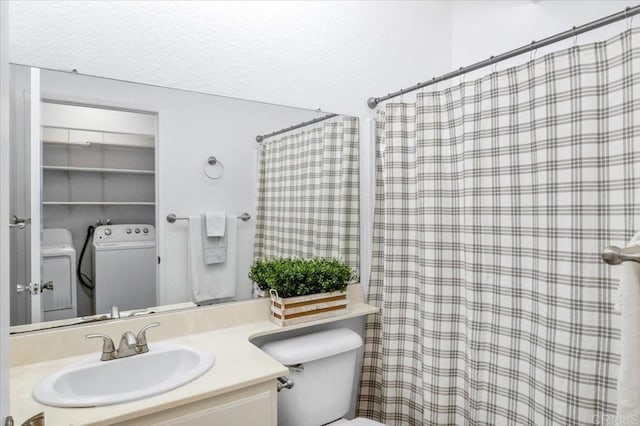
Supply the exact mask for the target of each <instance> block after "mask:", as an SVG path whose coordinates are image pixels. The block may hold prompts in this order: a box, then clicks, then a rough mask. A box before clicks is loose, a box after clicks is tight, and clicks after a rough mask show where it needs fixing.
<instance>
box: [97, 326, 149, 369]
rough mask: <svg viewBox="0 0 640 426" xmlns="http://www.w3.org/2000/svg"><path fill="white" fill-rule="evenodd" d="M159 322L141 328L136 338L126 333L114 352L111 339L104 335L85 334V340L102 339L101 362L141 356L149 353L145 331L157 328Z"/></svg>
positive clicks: (131, 333) (128, 332) (129, 332)
mask: <svg viewBox="0 0 640 426" xmlns="http://www.w3.org/2000/svg"><path fill="white" fill-rule="evenodd" d="M159 325H160V323H159V322H154V323H151V324H148V325H145V326H144V327H142V329H141V330H140V331H139V332H138V335H137V336H136V335H135V334H133V332H131V331H127V332H126V333H124V334H123V335H122V337H121V338H120V345H119V346H118V349H117V350H116V348H115V345H114V344H113V340H112V339H111V337H109V336H107V335H106V334H100V333H94V334H87V335H86V336H85V337H86V338H87V339H97V338H100V339H102V342H103V343H102V355H101V356H100V360H101V361H111V360H112V359H118V358H126V357H128V356H132V355H138V354H143V353H146V352H149V346H148V345H147V330H148V329H150V328H153V327H158V326H159Z"/></svg>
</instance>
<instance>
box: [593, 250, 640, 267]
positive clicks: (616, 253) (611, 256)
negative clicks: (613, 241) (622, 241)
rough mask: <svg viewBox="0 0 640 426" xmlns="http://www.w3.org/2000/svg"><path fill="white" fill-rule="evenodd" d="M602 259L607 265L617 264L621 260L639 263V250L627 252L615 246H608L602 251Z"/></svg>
mask: <svg viewBox="0 0 640 426" xmlns="http://www.w3.org/2000/svg"><path fill="white" fill-rule="evenodd" d="M601 256H602V260H604V261H605V262H606V263H608V264H609V265H619V264H621V263H622V262H638V263H640V252H633V253H632V252H629V251H628V250H627V249H621V248H620V247H616V246H609V247H607V248H606V249H604V250H603V251H602V255H601Z"/></svg>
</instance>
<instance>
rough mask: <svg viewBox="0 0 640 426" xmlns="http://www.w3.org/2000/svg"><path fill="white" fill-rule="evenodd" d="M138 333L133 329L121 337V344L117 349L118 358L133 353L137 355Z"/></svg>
mask: <svg viewBox="0 0 640 426" xmlns="http://www.w3.org/2000/svg"><path fill="white" fill-rule="evenodd" d="M137 343H138V342H137V341H136V335H135V334H133V333H132V332H131V331H127V332H126V333H124V334H123V335H122V337H121V338H120V344H119V345H118V350H117V351H116V358H126V357H128V356H131V355H137V354H138V352H137V351H136V344H137Z"/></svg>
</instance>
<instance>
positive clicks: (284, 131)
mask: <svg viewBox="0 0 640 426" xmlns="http://www.w3.org/2000/svg"><path fill="white" fill-rule="evenodd" d="M337 116H338V114H328V115H325V116H324V117H318V118H314V119H313V120H309V121H304V122H302V123H300V124H296V125H295V126H291V127H287V128H286V129H282V130H278V131H275V132H271V133H267V134H266V135H258V136H256V142H258V143H260V142H262V141H263V140H265V139H266V138H270V137H271V136H275V135H280V134H282V133H287V132H289V131H291V130H295V129H299V128H301V127H305V126H308V125H310V124H315V123H318V122H320V121H324V120H328V119H330V118H333V117H337Z"/></svg>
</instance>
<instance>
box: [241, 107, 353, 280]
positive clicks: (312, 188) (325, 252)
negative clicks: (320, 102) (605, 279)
mask: <svg viewBox="0 0 640 426" xmlns="http://www.w3.org/2000/svg"><path fill="white" fill-rule="evenodd" d="M358 139H359V130H358V119H357V118H354V117H340V118H338V119H333V120H331V121H328V122H324V123H323V124H322V125H320V126H318V127H313V128H307V129H305V130H302V131H298V132H296V133H287V134H286V135H284V136H282V137H280V138H278V139H275V138H274V139H268V140H266V141H265V142H263V143H262V145H261V148H260V160H259V170H258V206H257V215H256V216H257V217H256V236H255V244H254V257H255V258H256V259H262V258H273V257H303V258H310V257H324V258H338V259H341V260H343V261H344V262H346V263H347V264H348V265H350V266H351V267H352V268H353V269H354V271H355V272H357V271H358V267H359V263H360V258H359V243H360V233H359V210H358V207H359V184H360V183H359V182H360V181H359V177H358V170H359V169H358V166H359V164H358V161H359V156H358V149H359V146H358Z"/></svg>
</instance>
